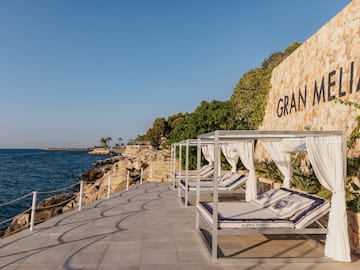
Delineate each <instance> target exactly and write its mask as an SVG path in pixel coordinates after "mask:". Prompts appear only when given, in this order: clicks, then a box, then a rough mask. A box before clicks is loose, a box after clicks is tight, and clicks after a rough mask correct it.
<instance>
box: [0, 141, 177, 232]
mask: <svg viewBox="0 0 360 270" xmlns="http://www.w3.org/2000/svg"><path fill="white" fill-rule="evenodd" d="M141 172H142V173H143V179H144V181H154V182H166V181H170V180H171V178H170V175H169V172H170V153H169V152H168V151H162V150H152V149H149V148H148V147H146V148H145V147H144V148H143V147H138V146H130V147H127V148H126V149H125V151H124V153H123V155H121V156H113V157H110V158H107V159H104V160H99V161H96V162H94V163H93V168H92V169H91V170H89V171H87V172H84V173H83V174H82V175H81V177H80V179H79V180H80V181H83V182H84V189H83V199H82V203H83V204H88V203H91V202H93V201H96V200H98V199H101V198H105V197H106V196H107V193H108V179H109V176H110V177H111V178H110V179H111V186H110V192H111V193H114V192H118V191H120V190H123V189H125V188H126V179H127V175H128V173H129V183H130V185H134V184H136V183H137V182H138V181H139V180H140V174H141ZM79 198H80V193H79V185H77V186H76V187H75V188H74V189H73V190H71V191H70V192H67V193H64V194H58V195H54V196H52V197H49V198H46V199H44V200H42V201H40V202H39V203H38V205H37V208H36V214H35V224H37V223H40V222H43V221H45V220H47V219H48V218H51V217H53V216H57V215H59V214H62V213H64V212H67V211H69V210H72V209H74V208H76V207H78V205H79ZM30 219H31V211H30V210H28V211H27V212H24V213H22V214H20V215H18V216H16V217H15V218H14V219H13V220H12V222H11V224H10V225H9V226H8V227H7V228H4V229H1V230H0V237H6V236H9V235H11V234H14V233H16V232H18V231H21V230H24V229H27V228H29V225H30Z"/></svg>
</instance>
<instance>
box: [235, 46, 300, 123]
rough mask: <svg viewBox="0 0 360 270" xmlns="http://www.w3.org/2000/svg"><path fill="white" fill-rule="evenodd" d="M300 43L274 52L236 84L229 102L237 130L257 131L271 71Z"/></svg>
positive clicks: (263, 112)
mask: <svg viewBox="0 0 360 270" xmlns="http://www.w3.org/2000/svg"><path fill="white" fill-rule="evenodd" d="M300 45H301V43H299V42H294V43H293V44H291V45H290V46H289V47H287V48H286V49H285V51H284V52H276V53H273V54H271V55H270V56H269V58H267V59H265V60H264V61H263V62H262V64H261V66H260V67H258V68H255V69H252V70H250V71H248V72H246V73H245V74H244V75H243V76H242V77H241V78H240V80H239V82H238V83H237V84H236V86H235V88H234V92H233V94H232V96H231V98H230V102H231V104H232V107H233V109H234V112H235V116H236V118H237V119H238V120H239V126H238V129H257V128H258V127H259V125H261V123H262V120H263V118H264V115H265V106H266V101H267V97H268V93H269V90H270V79H271V73H272V70H273V69H274V68H275V67H276V66H278V65H279V64H280V63H281V62H282V61H283V60H284V59H285V58H286V57H288V56H289V55H290V54H291V53H292V52H293V51H295V50H296V49H297V48H298V47H299V46H300Z"/></svg>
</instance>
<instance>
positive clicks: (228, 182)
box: [220, 173, 242, 186]
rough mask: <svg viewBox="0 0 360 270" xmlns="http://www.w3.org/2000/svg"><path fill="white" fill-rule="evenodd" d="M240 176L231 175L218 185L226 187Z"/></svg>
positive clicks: (236, 174)
mask: <svg viewBox="0 0 360 270" xmlns="http://www.w3.org/2000/svg"><path fill="white" fill-rule="evenodd" d="M241 176H242V175H241V174H238V173H231V174H230V175H229V176H228V177H226V179H224V180H222V181H221V182H220V183H221V185H224V186H227V185H230V184H232V183H233V182H234V181H236V180H237V179H239V178H240V177H241Z"/></svg>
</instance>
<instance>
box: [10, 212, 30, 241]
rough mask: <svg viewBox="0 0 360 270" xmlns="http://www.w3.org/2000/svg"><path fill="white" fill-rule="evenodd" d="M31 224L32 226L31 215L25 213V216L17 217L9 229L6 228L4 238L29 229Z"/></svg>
mask: <svg viewBox="0 0 360 270" xmlns="http://www.w3.org/2000/svg"><path fill="white" fill-rule="evenodd" d="M29 224H30V214H29V213H23V214H20V215H18V216H16V217H15V218H14V219H13V220H12V222H11V224H10V225H9V227H7V228H6V230H5V232H4V237H6V236H9V235H11V234H13V233H16V232H18V231H21V230H23V229H26V228H28V227H29Z"/></svg>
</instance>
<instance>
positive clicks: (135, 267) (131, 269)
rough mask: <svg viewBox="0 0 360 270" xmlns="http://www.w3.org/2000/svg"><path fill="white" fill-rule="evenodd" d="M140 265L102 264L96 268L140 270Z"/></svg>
mask: <svg viewBox="0 0 360 270" xmlns="http://www.w3.org/2000/svg"><path fill="white" fill-rule="evenodd" d="M140 269H141V268H140V265H117V264H116V265H111V264H107V265H102V266H100V268H99V269H98V270H140Z"/></svg>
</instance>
